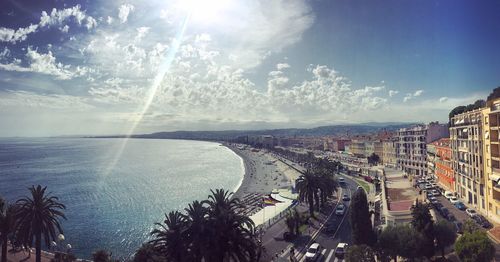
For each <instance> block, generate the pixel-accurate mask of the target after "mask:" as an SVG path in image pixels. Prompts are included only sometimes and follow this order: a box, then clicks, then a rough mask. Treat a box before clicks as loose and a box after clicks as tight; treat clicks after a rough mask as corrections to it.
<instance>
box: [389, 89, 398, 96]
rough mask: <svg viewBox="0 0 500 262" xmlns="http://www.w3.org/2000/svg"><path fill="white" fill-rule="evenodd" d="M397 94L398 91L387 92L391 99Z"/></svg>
mask: <svg viewBox="0 0 500 262" xmlns="http://www.w3.org/2000/svg"><path fill="white" fill-rule="evenodd" d="M398 93H399V91H397V90H389V96H390V97H393V96H395V95H397V94H398Z"/></svg>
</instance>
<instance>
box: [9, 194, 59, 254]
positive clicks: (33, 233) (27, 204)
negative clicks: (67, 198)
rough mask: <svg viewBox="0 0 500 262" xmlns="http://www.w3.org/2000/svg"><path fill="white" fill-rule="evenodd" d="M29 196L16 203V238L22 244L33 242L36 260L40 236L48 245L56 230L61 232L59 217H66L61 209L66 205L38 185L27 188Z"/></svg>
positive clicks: (40, 244) (39, 248)
mask: <svg viewBox="0 0 500 262" xmlns="http://www.w3.org/2000/svg"><path fill="white" fill-rule="evenodd" d="M29 190H30V192H31V198H30V197H25V198H21V199H19V200H18V201H17V202H16V205H17V219H18V226H17V234H16V236H17V238H18V239H19V240H20V241H21V242H22V243H23V244H24V245H28V246H32V244H33V241H34V242H35V250H36V262H40V261H41V257H42V237H43V239H44V240H45V244H46V245H47V246H50V242H51V241H53V240H55V239H56V235H57V233H56V231H58V232H59V233H62V228H61V225H60V223H59V219H60V218H64V219H66V216H65V215H64V213H63V212H62V210H64V209H66V207H65V206H64V205H63V204H61V203H60V202H59V199H58V198H57V197H54V196H50V193H46V192H45V191H46V190H47V187H43V188H42V186H40V185H38V186H37V187H35V186H32V187H31V188H29Z"/></svg>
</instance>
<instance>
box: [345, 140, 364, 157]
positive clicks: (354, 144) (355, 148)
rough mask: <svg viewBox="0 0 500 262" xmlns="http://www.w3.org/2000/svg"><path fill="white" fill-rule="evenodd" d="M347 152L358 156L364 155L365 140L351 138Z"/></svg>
mask: <svg viewBox="0 0 500 262" xmlns="http://www.w3.org/2000/svg"><path fill="white" fill-rule="evenodd" d="M349 152H350V153H351V154H353V155H355V156H358V157H365V156H366V146H365V141H361V140H352V141H351V144H350V145H349Z"/></svg>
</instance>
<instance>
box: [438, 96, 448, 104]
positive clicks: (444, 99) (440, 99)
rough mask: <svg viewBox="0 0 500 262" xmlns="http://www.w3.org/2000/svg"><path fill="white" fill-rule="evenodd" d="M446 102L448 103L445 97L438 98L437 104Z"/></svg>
mask: <svg viewBox="0 0 500 262" xmlns="http://www.w3.org/2000/svg"><path fill="white" fill-rule="evenodd" d="M446 101H448V97H446V96H443V97H441V98H439V102H441V103H443V102H446Z"/></svg>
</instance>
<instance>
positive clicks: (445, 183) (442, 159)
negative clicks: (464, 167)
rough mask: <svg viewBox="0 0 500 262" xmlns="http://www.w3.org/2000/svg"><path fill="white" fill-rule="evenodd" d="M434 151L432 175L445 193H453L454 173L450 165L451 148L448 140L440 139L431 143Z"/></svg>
mask: <svg viewBox="0 0 500 262" xmlns="http://www.w3.org/2000/svg"><path fill="white" fill-rule="evenodd" d="M433 145H434V147H435V151H436V157H435V159H434V165H435V169H434V174H435V176H436V181H437V183H438V184H439V185H441V187H443V188H444V189H445V190H447V191H455V173H454V172H453V169H452V165H451V155H452V154H451V147H450V139H449V138H441V139H439V140H438V141H436V142H434V143H433Z"/></svg>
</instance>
